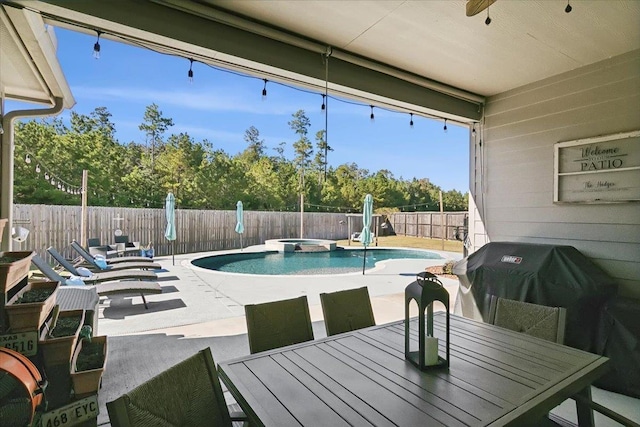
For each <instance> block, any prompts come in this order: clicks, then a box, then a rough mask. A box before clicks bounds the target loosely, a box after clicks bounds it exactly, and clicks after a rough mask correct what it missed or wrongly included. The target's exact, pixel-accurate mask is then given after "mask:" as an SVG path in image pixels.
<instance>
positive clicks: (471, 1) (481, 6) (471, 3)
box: [467, 0, 496, 16]
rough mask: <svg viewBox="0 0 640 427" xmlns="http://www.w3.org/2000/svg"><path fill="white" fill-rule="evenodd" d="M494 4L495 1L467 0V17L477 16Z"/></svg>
mask: <svg viewBox="0 0 640 427" xmlns="http://www.w3.org/2000/svg"><path fill="white" fill-rule="evenodd" d="M495 2H496V0H467V16H473V15H477V14H478V13H480V12H482V11H483V10H485V9H486V8H488V7H489V6H491V5H492V4H494V3H495Z"/></svg>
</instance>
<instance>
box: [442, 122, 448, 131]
mask: <svg viewBox="0 0 640 427" xmlns="http://www.w3.org/2000/svg"><path fill="white" fill-rule="evenodd" d="M442 130H444V133H447V119H444V127H443V128H442Z"/></svg>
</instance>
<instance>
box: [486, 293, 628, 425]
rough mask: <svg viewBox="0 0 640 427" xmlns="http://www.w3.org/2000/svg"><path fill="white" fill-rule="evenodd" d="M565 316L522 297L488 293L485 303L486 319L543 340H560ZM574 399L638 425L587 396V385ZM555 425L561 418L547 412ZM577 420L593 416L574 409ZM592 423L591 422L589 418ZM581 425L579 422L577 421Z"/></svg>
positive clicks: (562, 422)
mask: <svg viewBox="0 0 640 427" xmlns="http://www.w3.org/2000/svg"><path fill="white" fill-rule="evenodd" d="M566 317H567V309H566V308H563V307H548V306H544V305H539V304H531V303H527V302H522V301H514V300H510V299H505V298H499V297H497V296H495V295H492V296H491V304H490V306H489V323H491V324H493V325H496V326H501V327H503V328H507V329H510V330H512V331H516V332H522V333H525V334H527V335H531V336H534V337H537V338H542V339H545V340H547V341H553V342H556V343H558V344H563V343H564V330H565V323H566ZM571 398H572V399H574V400H575V401H576V402H578V403H580V404H581V405H583V406H586V407H589V408H590V409H592V410H594V411H597V412H600V413H601V414H603V415H605V416H606V417H609V418H611V419H612V420H615V421H616V422H618V423H620V424H622V425H625V426H638V423H636V422H634V421H632V420H630V419H628V418H626V417H624V416H622V415H620V414H618V413H617V412H614V411H612V410H611V409H609V408H606V407H604V406H602V405H600V404H598V403H596V402H593V401H592V400H591V388H586V389H585V390H583V391H582V392H580V393H579V394H577V395H575V396H572V397H571ZM548 417H549V419H550V420H551V422H553V423H554V424H555V425H566V420H564V418H561V417H558V416H556V415H553V414H549V415H548ZM578 417H579V421H580V418H581V417H593V414H592V413H585V414H581V413H580V410H579V411H578ZM592 424H593V422H592ZM580 425H582V423H580Z"/></svg>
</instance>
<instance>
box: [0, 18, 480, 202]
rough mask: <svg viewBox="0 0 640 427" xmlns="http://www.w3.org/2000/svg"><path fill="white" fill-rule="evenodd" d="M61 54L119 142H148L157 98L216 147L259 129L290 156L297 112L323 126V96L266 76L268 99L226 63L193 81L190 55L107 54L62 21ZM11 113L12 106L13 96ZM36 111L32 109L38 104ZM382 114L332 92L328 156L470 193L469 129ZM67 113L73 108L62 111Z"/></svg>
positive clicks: (235, 147) (106, 47)
mask: <svg viewBox="0 0 640 427" xmlns="http://www.w3.org/2000/svg"><path fill="white" fill-rule="evenodd" d="M55 33H56V36H57V39H58V60H59V61H60V64H61V67H62V70H63V72H64V74H65V76H66V79H67V82H68V84H69V86H70V88H71V92H72V93H73V96H74V98H75V100H76V104H75V106H74V107H73V111H75V112H76V113H79V114H87V115H88V114H90V113H91V112H92V111H93V110H94V109H95V108H97V107H106V108H107V109H108V111H109V112H110V113H111V114H112V117H111V121H112V122H113V123H114V124H115V128H116V138H117V139H118V141H119V142H120V143H123V144H126V143H128V142H131V141H135V142H138V143H144V142H145V135H144V133H143V132H142V131H140V130H139V129H138V126H139V125H140V124H141V123H142V122H143V117H144V112H145V109H146V107H147V106H148V105H151V104H152V103H155V104H157V105H158V107H159V110H160V111H161V112H162V114H163V116H164V117H168V118H171V119H172V120H173V123H174V126H172V127H171V128H170V129H169V130H168V132H167V136H168V135H169V134H171V133H176V134H177V133H181V132H185V133H188V134H189V135H190V136H191V137H192V138H193V139H194V140H196V141H203V140H205V139H206V140H208V141H209V142H210V143H212V145H213V147H214V149H222V150H224V151H225V152H227V153H228V154H230V155H234V154H236V153H239V152H241V151H243V150H244V149H245V148H246V147H247V143H246V142H245V140H244V134H245V131H246V130H247V129H248V128H249V127H251V126H254V127H256V128H257V129H258V131H259V132H260V137H261V138H262V139H263V140H264V141H265V145H266V147H267V154H268V155H276V152H275V151H274V150H273V149H274V148H276V147H278V146H279V144H280V143H281V142H286V143H287V150H286V151H285V156H286V157H287V158H289V159H291V158H292V157H293V149H292V143H293V142H294V141H295V140H296V139H297V138H296V136H295V134H294V133H293V131H292V130H291V129H290V127H289V125H288V122H289V121H290V120H291V117H292V115H293V114H294V113H295V112H296V111H298V110H304V111H305V113H306V115H307V117H309V119H310V121H311V127H310V129H309V135H308V137H309V139H310V140H311V141H312V143H314V145H315V135H316V132H317V131H318V130H322V129H324V126H325V114H324V112H323V111H322V110H321V105H322V95H321V93H320V92H318V93H314V92H309V91H307V90H301V89H299V88H295V87H292V86H285V85H282V84H278V83H276V82H271V81H269V82H268V83H267V87H266V88H267V97H266V99H264V100H263V97H262V89H263V87H264V81H263V80H262V78H258V77H253V76H247V75H242V74H238V73H236V72H230V71H226V70H220V69H216V68H213V67H210V66H208V65H205V64H202V63H198V62H194V64H193V81H191V82H190V81H189V78H188V70H189V65H190V63H189V59H188V58H183V57H177V56H172V55H166V54H161V53H157V52H154V51H152V50H148V49H143V48H139V47H136V46H131V45H128V44H124V43H119V42H113V41H110V40H105V39H100V46H101V49H100V58H99V59H95V58H94V57H93V45H94V43H95V42H96V36H89V35H85V34H81V33H77V32H74V31H69V30H65V29H62V28H56V29H55ZM6 106H7V107H8V108H7V111H10V110H11V104H10V103H9V102H7V103H6ZM29 108H32V107H29ZM373 112H374V115H375V119H374V121H371V119H370V115H371V108H370V106H369V105H368V104H365V103H355V104H354V103H353V102H352V101H346V100H342V99H339V98H333V97H331V98H330V99H329V101H328V127H327V135H328V143H329V146H330V147H332V148H333V150H334V151H332V152H329V155H328V163H329V165H330V166H333V167H337V166H339V165H341V164H345V163H355V164H357V165H358V167H359V168H363V169H367V170H368V171H369V172H370V173H374V172H376V171H378V170H381V169H387V170H390V171H391V172H392V173H393V175H394V176H395V178H397V179H400V178H402V179H407V180H409V179H412V178H428V179H429V180H430V181H431V182H432V183H433V184H435V185H437V186H439V187H441V188H442V189H443V190H445V191H449V190H453V189H455V190H458V191H461V192H462V193H465V192H467V191H468V183H469V166H468V165H469V144H468V138H469V137H468V129H467V128H466V127H462V126H457V125H455V124H453V123H451V122H448V123H447V132H444V130H443V127H444V122H443V121H442V120H434V119H430V118H425V117H420V116H416V115H414V117H413V121H414V126H413V128H411V127H410V126H409V121H410V116H409V113H408V112H396V111H391V110H386V109H383V108H378V107H376V106H375V104H374V109H373ZM61 116H62V118H63V119H65V120H67V119H68V117H69V116H70V112H69V110H66V111H65V112H63V113H62V114H61Z"/></svg>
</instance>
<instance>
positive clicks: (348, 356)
mask: <svg viewBox="0 0 640 427" xmlns="http://www.w3.org/2000/svg"><path fill="white" fill-rule="evenodd" d="M444 325H445V324H444V313H436V315H435V316H434V333H435V335H436V336H437V337H438V338H440V340H443V339H444V333H445V330H444V328H445V326H444ZM411 330H412V333H413V339H417V320H416V319H413V320H412V321H411ZM450 333H451V356H450V363H451V366H450V368H449V370H442V369H439V370H432V371H424V372H423V371H420V370H419V369H418V368H416V367H415V366H414V365H412V364H411V363H410V362H408V361H407V360H406V359H405V357H404V321H398V322H393V323H389V324H385V325H379V326H373V327H370V328H366V329H361V330H358V331H353V332H348V333H344V334H340V335H334V336H331V337H328V338H324V339H319V340H315V341H310V342H306V343H303V344H296V345H292V346H288V347H283V348H280V349H276V350H270V351H265V352H262V353H257V354H254V355H251V356H246V357H242V358H239V359H235V360H231V361H227V362H223V363H219V364H218V371H219V373H220V377H221V379H222V381H223V382H224V383H225V384H226V385H227V387H228V388H229V391H230V392H231V394H232V395H233V397H234V398H235V399H236V401H237V402H238V403H239V405H240V406H241V407H242V409H243V410H244V411H245V413H246V414H247V416H248V417H249V419H250V421H251V424H252V425H258V426H262V425H264V426H278V427H284V426H347V425H356V426H360V425H373V426H417V425H430V426H437V425H444V426H505V425H523V424H528V423H535V420H538V419H540V417H543V416H544V415H545V414H546V413H547V412H548V411H550V410H551V409H553V408H554V407H555V406H557V405H558V404H560V403H561V402H562V401H564V400H565V399H567V398H569V397H570V396H573V395H575V394H578V393H581V392H583V390H587V389H588V386H589V385H590V384H591V383H592V382H593V381H594V380H595V379H597V378H598V377H600V376H601V375H602V374H603V373H604V372H605V371H606V369H607V364H608V360H609V359H607V358H606V357H603V356H598V355H595V354H591V353H587V352H584V351H581V350H577V349H574V348H571V347H567V346H563V345H560V344H556V343H552V342H548V341H544V340H540V339H537V338H533V337H530V336H528V335H525V334H521V333H517V332H512V331H509V330H507V329H503V328H500V327H497V326H492V325H489V324H485V323H481V322H476V321H473V320H470V319H466V318H463V317H458V316H451V329H450ZM441 342H442V341H441ZM440 355H441V356H444V354H443V352H442V351H441V354H440ZM584 395H588V396H590V394H589V393H587V392H584ZM578 415H579V417H580V419H579V421H580V423H581V425H583V424H584V425H589V424H592V423H593V414H592V413H591V412H590V410H587V409H584V408H580V407H579V408H578Z"/></svg>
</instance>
